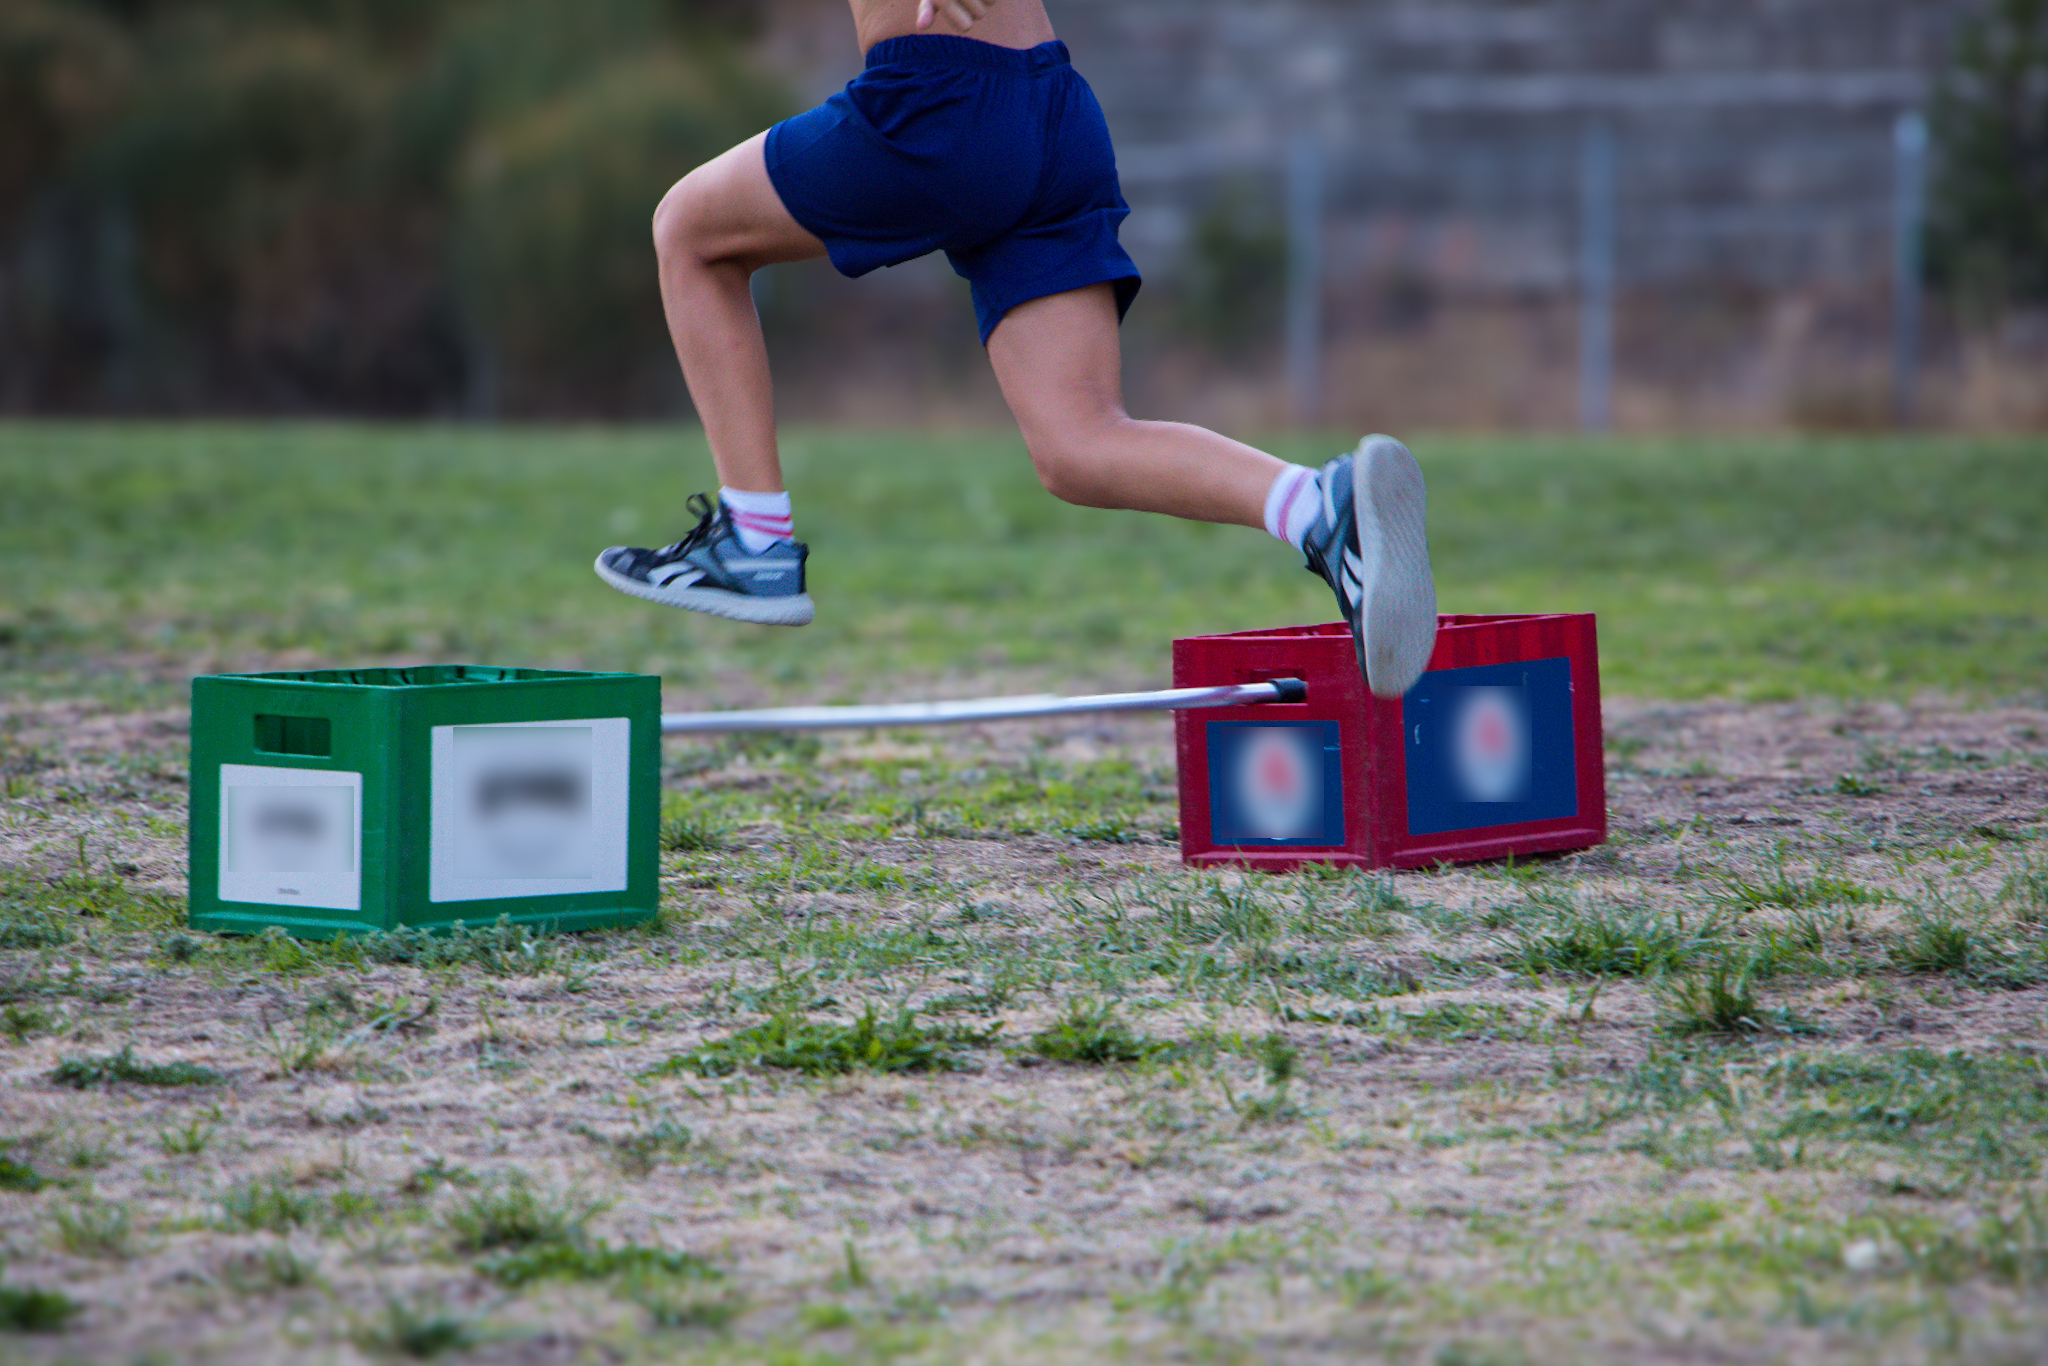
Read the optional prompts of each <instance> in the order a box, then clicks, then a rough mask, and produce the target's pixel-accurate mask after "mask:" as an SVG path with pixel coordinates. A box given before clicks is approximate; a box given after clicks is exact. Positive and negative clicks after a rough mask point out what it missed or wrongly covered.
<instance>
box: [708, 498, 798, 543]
mask: <svg viewBox="0 0 2048 1366" xmlns="http://www.w3.org/2000/svg"><path fill="white" fill-rule="evenodd" d="M718 501H719V502H721V503H724V504H725V506H726V510H727V511H729V512H730V513H731V514H732V528H733V530H734V531H736V532H738V533H739V537H740V544H741V545H743V546H745V547H746V550H747V553H748V554H749V555H758V554H760V553H761V552H762V551H764V550H766V549H767V548H768V547H769V546H771V545H775V544H777V543H779V542H782V541H789V540H794V539H796V520H795V518H794V517H792V516H791V514H790V506H789V495H788V494H787V493H748V492H746V491H745V490H743V489H726V488H722V489H720V490H719V491H718Z"/></svg>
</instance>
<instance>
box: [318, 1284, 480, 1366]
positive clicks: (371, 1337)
mask: <svg viewBox="0 0 2048 1366" xmlns="http://www.w3.org/2000/svg"><path fill="white" fill-rule="evenodd" d="M350 1336H351V1337H352V1338H353V1339H354V1341H355V1344H356V1346H358V1347H360V1348H362V1349H363V1350H364V1351H366V1352H370V1353H373V1354H375V1355H378V1356H398V1357H411V1358H412V1359H414V1360H415V1361H427V1360H431V1359H432V1358H434V1357H438V1356H445V1355H446V1354H448V1353H449V1352H460V1351H466V1350H468V1349H469V1348H471V1347H475V1346H477V1345H479V1343H480V1342H481V1341H482V1337H481V1335H480V1334H479V1333H478V1332H477V1326H476V1324H475V1322H474V1321H473V1320H471V1319H468V1318H465V1317H463V1316H462V1315H460V1314H455V1313H450V1312H449V1311H448V1310H446V1309H443V1308H441V1307H440V1306H439V1305H438V1304H435V1303H433V1302H431V1301H426V1300H422V1301H420V1302H417V1303H411V1302H407V1301H405V1300H400V1299H387V1300H385V1301H384V1309H383V1312H382V1313H381V1314H379V1315H378V1316H377V1317H375V1318H373V1319H370V1320H369V1321H368V1322H364V1323H358V1324H357V1325H356V1328H355V1331H354V1332H353V1333H351V1334H350Z"/></svg>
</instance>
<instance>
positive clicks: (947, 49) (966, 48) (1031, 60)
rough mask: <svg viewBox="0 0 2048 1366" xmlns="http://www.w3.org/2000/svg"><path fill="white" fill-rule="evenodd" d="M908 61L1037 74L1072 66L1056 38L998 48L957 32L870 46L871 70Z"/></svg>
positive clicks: (910, 36)
mask: <svg viewBox="0 0 2048 1366" xmlns="http://www.w3.org/2000/svg"><path fill="white" fill-rule="evenodd" d="M906 62H908V63H924V62H937V63H944V64H946V65H948V66H978V67H983V68H986V69H987V70H990V71H1002V72H1007V73H1009V74H1010V75H1013V76H1035V75H1037V74H1039V73H1040V72H1044V71H1051V70H1053V69H1054V68H1055V67H1062V66H1067V65H1070V62H1071V59H1070V58H1069V57H1068V56H1067V45H1066V44H1065V43H1063V42H1060V41H1059V40H1058V39H1057V38H1055V39H1054V40H1053V41H1052V42H1049V43H1040V44H1039V45H1038V46H1037V47H998V46H997V45H996V44H994V43H984V42H982V41H981V40H980V39H979V38H962V37H961V36H960V35H959V34H957V33H911V34H906V35H904V36H903V37H901V38H884V39H883V40H882V41H881V42H879V43H876V44H875V45H874V46H873V47H871V48H869V49H868V68H869V70H873V69H874V68H875V67H878V66H893V65H896V64H898V63H906Z"/></svg>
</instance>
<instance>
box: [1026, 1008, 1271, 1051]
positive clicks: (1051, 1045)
mask: <svg viewBox="0 0 2048 1366" xmlns="http://www.w3.org/2000/svg"><path fill="white" fill-rule="evenodd" d="M1025 1047H1026V1048H1027V1050H1028V1051H1029V1052H1031V1053H1032V1054H1034V1055H1036V1056H1037V1057H1041V1058H1044V1059H1045V1060H1046V1061H1048V1062H1060V1063H1069V1064H1078V1065H1087V1066H1101V1065H1103V1064H1105V1063H1125V1062H1139V1061H1142V1060H1143V1059H1145V1058H1148V1057H1151V1056H1152V1055H1153V1054H1155V1053H1159V1052H1161V1051H1163V1050H1164V1049H1165V1048H1166V1045H1164V1044H1162V1043H1160V1042H1159V1041H1158V1040H1156V1039H1153V1038H1151V1037H1149V1036H1147V1035H1144V1034H1140V1033H1137V1032H1136V1031H1134V1030H1133V1029H1132V1028H1131V1027H1130V1026H1129V1025H1128V1024H1126V1023H1124V1021H1123V1020H1122V1019H1121V1018H1120V1017H1119V1016H1118V1015H1117V1013H1116V1011H1115V1010H1114V1008H1112V1007H1111V1006H1109V1005H1108V1004H1106V1003H1103V1002H1087V1001H1081V1002H1076V1003H1075V1004H1073V1005H1071V1006H1069V1007H1068V1008H1067V1012H1066V1014H1064V1015H1062V1016H1060V1018H1059V1019H1057V1020H1054V1021H1053V1022H1052V1023H1051V1024H1049V1025H1047V1026H1046V1027H1045V1028H1044V1029H1041V1030H1039V1031H1038V1032H1037V1033H1036V1034H1034V1035H1032V1036H1031V1038H1030V1039H1029V1040H1028V1041H1027V1042H1026V1044H1025ZM1290 1066H1291V1063H1290Z"/></svg>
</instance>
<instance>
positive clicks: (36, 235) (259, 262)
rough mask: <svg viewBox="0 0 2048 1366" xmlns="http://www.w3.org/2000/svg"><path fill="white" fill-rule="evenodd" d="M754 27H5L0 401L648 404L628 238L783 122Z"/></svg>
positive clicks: (166, 9) (54, 20)
mask: <svg viewBox="0 0 2048 1366" xmlns="http://www.w3.org/2000/svg"><path fill="white" fill-rule="evenodd" d="M750 22H751V20H750V19H749V17H748V14H747V11H746V9H745V8H744V7H740V6H734V5H723V4H712V3H707V2H706V0H577V3H575V4H564V3H561V0H178V2H177V3H171V0H157V2H156V3H151V2H150V0H6V2H5V3H4V4H0V212H4V214H5V217H4V218H0V385H5V388H4V389H0V403H4V404H5V405H6V406H9V407H15V408H24V407H30V408H53V407H54V408H67V407H91V406H113V407H133V408H151V409H164V408H171V409H177V408H190V407H202V406H203V407H227V408H240V409H249V410H258V411H263V410H280V409H283V410H302V409H308V408H311V409H327V410H353V411H382V412H392V413H420V412H435V411H442V412H446V411H452V410H455V409H457V408H460V407H471V408H475V407H489V408H498V407H502V408H503V409H504V410H507V411H513V412H532V411H562V410H575V411H584V412H589V411H623V410H631V409H642V410H644V409H646V408H648V407H650V406H669V405H672V404H673V403H674V402H675V399H676V396H677V395H678V394H679V392H680V384H679V382H678V381H677V380H676V379H675V378H674V375H673V361H672V360H670V359H669V358H668V357H667V355H666V344H665V341H664V338H663V333H662V327H661V313H660V302H659V299H658V297H657V295H656V292H655V280H654V257H653V250H652V247H651V245H650V242H649V234H648V221H649V217H650V215H651V214H652V212H653V208H654V205H655V203H656V202H657V201H658V200H659V198H660V196H661V194H662V192H663V191H664V190H665V189H666V188H667V187H668V185H669V184H671V183H672V182H673V181H674V180H675V179H677V178H678V177H679V176H681V175H682V174H683V173H684V172H686V171H688V170H689V169H690V168H691V167H692V166H694V165H696V164H698V163H699V162H701V161H704V160H706V159H708V158H709V157H711V156H713V155H716V154H717V153H718V152H720V151H722V150H724V148H725V147H727V146H729V145H731V144H732V143H734V142H737V141H739V140H740V139H742V138H744V137H746V136H748V135H750V134H752V133H754V132H757V131H759V130H760V129H761V128H762V127H764V126H766V124H768V123H770V122H772V121H773V120H774V119H775V118H776V117H777V116H779V115H780V114H781V113H783V112H785V110H784V103H783V100H782V97H781V95H780V93H779V92H778V91H777V89H776V88H775V87H774V86H773V84H772V83H770V82H769V81H768V80H767V79H766V78H765V77H763V76H762V75H760V74H759V73H758V72H756V71H754V70H753V69H752V68H751V67H750V66H749V65H748V64H747V62H746V60H745V58H744V52H743V49H742V47H741V45H740V40H741V37H742V36H743V30H744V28H745V26H746V25H747V24H748V23H750ZM10 285H11V286H12V288H9V287H8V286H10Z"/></svg>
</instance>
